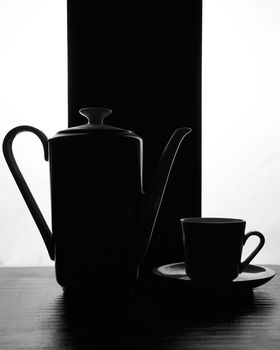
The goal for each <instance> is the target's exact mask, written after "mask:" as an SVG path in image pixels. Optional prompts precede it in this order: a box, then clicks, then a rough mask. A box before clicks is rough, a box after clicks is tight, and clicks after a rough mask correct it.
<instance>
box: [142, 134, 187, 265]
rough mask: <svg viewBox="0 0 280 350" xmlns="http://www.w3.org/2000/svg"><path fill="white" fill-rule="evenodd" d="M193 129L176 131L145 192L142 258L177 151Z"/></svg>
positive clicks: (143, 200) (146, 248)
mask: <svg viewBox="0 0 280 350" xmlns="http://www.w3.org/2000/svg"><path fill="white" fill-rule="evenodd" d="M191 131H192V130H191V129H190V128H187V127H184V128H178V129H176V130H175V131H174V133H173V134H172V136H171V138H170V139H169V141H168V143H167V145H166V147H165V149H164V151H163V153H162V155H161V159H160V161H159V163H158V166H157V169H156V171H155V173H154V175H153V178H152V180H151V183H150V186H149V187H148V190H147V192H146V193H144V194H143V197H142V203H141V207H140V214H139V220H140V222H139V228H140V237H141V242H143V244H144V247H139V248H140V253H141V256H142V260H143V259H144V257H145V255H146V252H147V250H148V247H149V243H150V240H151V237H152V233H153V229H154V226H155V223H156V219H157V215H158V212H159V209H160V205H161V202H162V198H163V195H164V192H165V188H166V185H167V182H168V178H169V174H170V171H171V169H172V165H173V163H174V160H175V158H176V154H177V151H178V149H179V147H180V144H181V142H182V141H183V139H184V137H185V136H186V135H188V134H189V133H190V132H191Z"/></svg>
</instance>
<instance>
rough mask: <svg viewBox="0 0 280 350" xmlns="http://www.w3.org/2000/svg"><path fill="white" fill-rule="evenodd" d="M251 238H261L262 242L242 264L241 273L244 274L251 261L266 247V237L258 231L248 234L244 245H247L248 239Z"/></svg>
mask: <svg viewBox="0 0 280 350" xmlns="http://www.w3.org/2000/svg"><path fill="white" fill-rule="evenodd" d="M251 236H257V237H259V239H260V242H259V244H258V245H257V247H256V248H255V250H253V251H252V253H251V254H250V255H249V256H248V258H247V259H245V260H244V261H242V262H241V263H240V272H242V271H243V270H244V269H245V267H246V266H247V265H248V264H249V263H250V261H251V260H253V259H254V257H255V256H256V255H257V254H258V252H259V251H260V250H261V249H262V247H263V246H264V242H265V238H264V235H263V234H262V233H260V232H258V231H251V232H248V233H246V235H245V236H244V242H243V245H244V244H245V243H246V241H247V239H248V238H249V237H251Z"/></svg>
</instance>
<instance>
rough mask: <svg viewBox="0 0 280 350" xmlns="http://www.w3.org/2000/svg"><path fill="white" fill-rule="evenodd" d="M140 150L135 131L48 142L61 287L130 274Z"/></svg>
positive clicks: (133, 268) (117, 279) (115, 280)
mask: <svg viewBox="0 0 280 350" xmlns="http://www.w3.org/2000/svg"><path fill="white" fill-rule="evenodd" d="M141 154H142V140H141V139H140V138H139V137H137V136H135V135H131V136H130V135H129V136H126V137H124V136H123V135H121V136H120V135H119V134H115V135H110V137H107V136H106V132H105V133H104V134H103V132H102V131H101V132H100V131H99V132H98V133H97V135H94V137H93V135H77V136H75V142H73V140H72V139H71V137H55V138H53V139H50V140H49V161H50V178H51V202H52V232H53V238H54V241H55V262H56V264H55V266H56V276H57V281H58V283H59V284H60V285H61V286H63V287H64V288H65V287H69V286H70V287H71V289H72V288H74V287H75V288H76V287H79V286H83V285H84V284H85V283H88V281H89V280H90V279H92V278H94V279H96V281H99V283H102V284H103V285H104V284H105V283H106V281H108V280H110V283H113V284H114V285H115V286H116V285H117V284H118V283H119V282H121V284H123V282H124V281H123V280H127V282H132V281H133V280H134V279H135V278H136V276H137V265H138V264H137V261H134V260H135V258H134V257H135V255H136V254H135V249H136V248H137V247H135V242H136V237H135V236H136V235H137V234H139V231H138V215H139V213H138V210H139V208H140V200H141V196H142V193H141V188H142V169H141V162H140V159H141ZM109 276H110V277H109Z"/></svg>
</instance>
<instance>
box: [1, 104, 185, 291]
mask: <svg viewBox="0 0 280 350" xmlns="http://www.w3.org/2000/svg"><path fill="white" fill-rule="evenodd" d="M80 113H81V114H82V115H83V116H85V117H86V118H87V119H88V124H83V125H81V126H78V127H72V128H69V129H66V130H63V131H60V132H58V133H57V134H56V135H55V136H54V137H53V138H51V139H49V140H48V139H47V137H46V135H45V134H44V133H43V132H42V131H40V130H38V129H36V128H34V127H31V126H19V127H16V128H14V129H12V130H11V131H9V132H8V134H7V135H6V137H5V138H4V141H3V153H4V156H5V159H6V161H7V164H8V166H9V168H10V170H11V172H12V175H13V177H14V179H15V181H16V183H17V185H18V187H19V189H20V191H21V193H22V196H23V198H24V200H25V202H26V204H27V206H28V208H29V210H30V212H31V214H32V216H33V218H34V220H35V222H36V224H37V227H38V229H39V231H40V233H41V235H42V238H43V240H44V242H45V245H46V247H47V250H48V253H49V255H50V258H51V259H52V260H55V271H56V279H57V282H58V283H59V284H60V285H61V286H62V287H63V288H64V289H74V290H76V289H78V290H79V289H81V288H82V287H83V285H85V284H86V285H89V284H90V285H91V286H95V287H97V286H106V287H105V288H109V287H110V286H111V287H112V286H114V287H115V286H121V285H122V284H123V283H133V282H135V281H136V280H137V276H138V269H139V266H140V264H141V262H142V261H143V259H144V257H145V254H146V251H147V249H148V246H149V241H150V238H151V235H152V231H153V228H154V225H155V221H156V218H157V214H158V211H159V208H160V205H161V201H162V197H163V194H164V190H165V187H166V183H167V181H168V177H169V173H170V170H171V168H172V164H173V161H174V159H175V156H176V153H177V150H178V148H179V146H180V143H181V141H182V140H183V138H184V137H185V136H186V135H187V134H189V133H190V132H191V129H190V128H179V129H177V130H176V131H175V132H174V133H173V135H172V136H171V138H170V140H169V142H168V144H167V146H166V148H165V150H164V152H163V154H162V156H161V160H160V162H159V164H158V167H157V169H156V171H155V174H154V177H153V179H152V180H151V183H150V186H149V188H148V190H147V192H145V193H144V191H143V185H142V169H143V155H142V139H141V138H140V137H139V136H137V135H136V134H135V133H133V132H132V131H128V130H124V129H120V128H117V127H114V126H109V125H106V124H104V123H103V119H104V118H105V117H107V116H108V115H110V114H111V110H110V109H107V108H84V109H81V110H80ZM23 131H28V132H32V133H34V134H35V135H37V136H38V137H39V139H40V140H41V142H42V144H43V148H44V155H45V160H46V161H49V165H50V183H51V212H52V233H51V231H50V229H49V227H48V225H47V224H46V221H45V220H44V218H43V216H42V213H41V211H40V209H39V208H38V205H37V204H36V202H35V200H34V198H33V196H32V194H31V192H30V190H29V188H28V186H27V184H26V182H25V180H24V178H23V176H22V174H21V172H20V170H19V168H18V166H17V163H16V161H15V158H14V155H13V151H12V143H13V140H14V138H15V136H16V135H17V134H19V133H21V132H23ZM109 284H110V286H109Z"/></svg>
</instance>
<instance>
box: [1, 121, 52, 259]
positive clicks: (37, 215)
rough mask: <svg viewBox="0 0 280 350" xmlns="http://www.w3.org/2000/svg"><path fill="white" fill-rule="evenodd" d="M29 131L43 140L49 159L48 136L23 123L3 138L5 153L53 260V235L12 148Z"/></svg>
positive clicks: (46, 155) (45, 154)
mask: <svg viewBox="0 0 280 350" xmlns="http://www.w3.org/2000/svg"><path fill="white" fill-rule="evenodd" d="M24 131H28V132H31V133H33V134H35V135H36V136H38V138H39V139H40V140H41V142H42V145H43V148H44V157H45V160H46V161H48V139H47V136H46V135H45V134H44V133H43V132H42V131H40V130H39V129H36V128H33V127H32V126H28V125H23V126H18V127H16V128H14V129H12V130H10V131H9V132H8V133H7V135H6V136H5V138H4V140H3V154H4V157H5V159H6V162H7V164H8V166H9V169H10V171H11V173H12V175H13V177H14V179H15V181H16V184H17V185H18V188H19V190H20V192H21V194H22V196H23V199H24V200H25V202H26V204H27V206H28V209H29V210H30V213H31V215H32V217H33V219H34V221H35V223H36V225H37V227H38V229H39V231H40V233H41V236H42V238H43V240H44V242H45V245H46V247H47V250H48V253H49V256H50V258H51V260H54V250H55V249H54V241H53V236H52V233H51V231H50V229H49V227H48V225H47V223H46V221H45V219H44V217H43V215H42V213H41V211H40V209H39V207H38V205H37V203H36V201H35V199H34V197H33V195H32V193H31V191H30V189H29V187H28V185H27V183H26V181H25V179H24V177H23V176H22V173H21V171H20V170H19V167H18V165H17V163H16V160H15V157H14V154H13V150H12V144H13V141H14V138H15V137H16V135H17V134H19V133H21V132H24Z"/></svg>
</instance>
